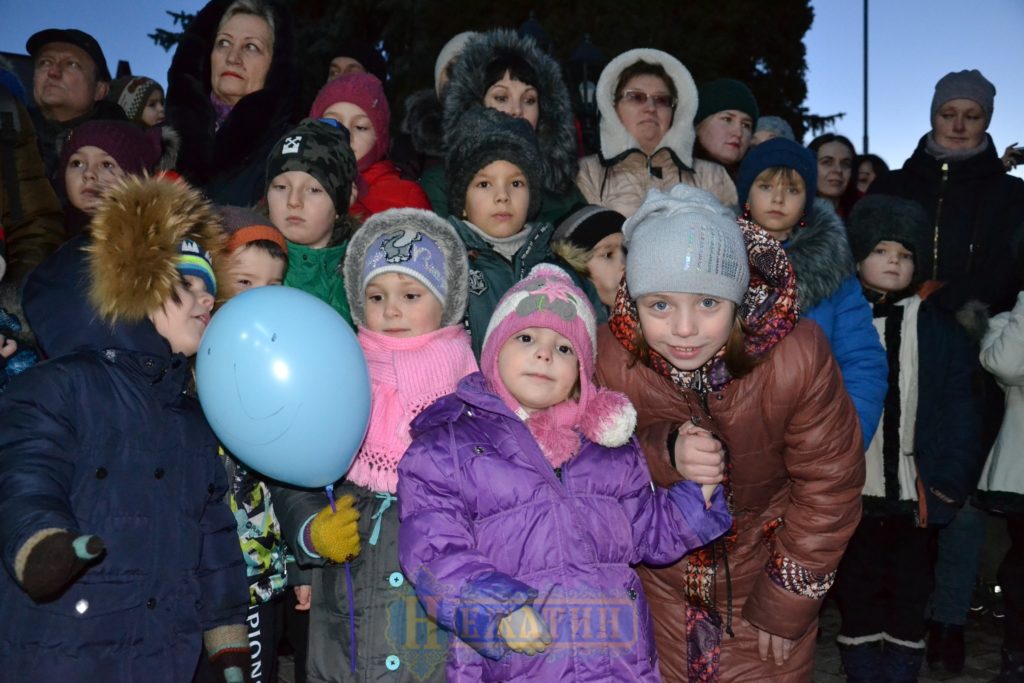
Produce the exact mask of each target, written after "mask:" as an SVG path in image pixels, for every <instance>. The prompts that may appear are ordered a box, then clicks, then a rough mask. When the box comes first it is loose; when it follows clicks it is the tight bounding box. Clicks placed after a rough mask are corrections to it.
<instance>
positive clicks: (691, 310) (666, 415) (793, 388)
mask: <svg viewBox="0 0 1024 683" xmlns="http://www.w3.org/2000/svg"><path fill="white" fill-rule="evenodd" d="M771 142H772V141H769V142H765V143H762V144H761V145H759V146H758V147H757V149H759V148H760V147H762V146H764V145H767V144H770V143H771ZM623 233H624V235H625V239H626V254H627V258H626V261H627V262H626V278H625V281H624V284H623V287H622V288H621V289H620V290H619V297H618V299H617V300H616V302H615V310H614V312H613V315H612V320H611V325H610V326H609V328H607V329H603V330H601V332H600V334H599V340H598V380H599V381H601V382H603V383H604V384H605V386H608V387H611V388H614V389H619V390H624V391H625V392H626V394H627V395H628V396H629V397H630V398H631V399H632V400H633V403H634V405H636V408H637V414H638V429H637V436H638V437H639V439H640V443H641V444H642V445H643V447H644V453H645V454H646V456H647V463H648V465H649V466H650V468H651V473H652V475H653V477H654V482H655V483H656V484H659V485H664V486H667V485H672V484H675V483H676V482H678V481H680V480H681V479H684V480H691V481H694V482H696V483H699V484H714V483H717V482H720V481H721V482H723V483H724V486H725V490H726V496H727V497H728V498H729V502H730V507H731V508H732V509H733V510H735V517H734V525H733V530H732V532H731V533H729V534H727V535H726V536H724V537H723V538H722V539H720V540H719V541H717V542H716V543H714V544H712V545H709V546H706V547H704V548H701V549H700V550H698V551H697V552H695V553H693V554H691V555H690V556H688V557H687V558H686V560H685V561H683V562H678V563H676V564H674V565H671V566H667V567H661V568H653V567H642V568H640V569H639V570H638V572H639V574H640V577H641V579H643V582H644V588H645V589H646V590H647V593H648V595H649V596H650V599H651V605H652V612H653V615H652V616H653V621H654V636H655V642H656V644H657V646H658V653H659V655H660V658H661V674H662V676H664V677H665V680H667V681H676V682H679V683H682V682H683V681H744V682H746V681H769V680H771V681H807V680H810V679H811V673H812V671H813V669H814V645H815V636H816V629H815V620H816V618H817V615H818V608H819V606H820V604H821V599H822V598H823V597H824V595H825V593H826V591H828V589H829V586H830V585H831V584H832V581H833V580H834V578H835V570H836V566H837V565H838V564H839V558H840V557H841V556H842V554H843V550H844V548H845V547H846V542H847V539H848V538H849V537H850V535H851V534H852V533H853V530H854V528H855V527H856V525H857V522H858V520H859V519H860V509H861V505H860V490H861V487H862V486H863V484H864V462H863V446H862V444H861V436H860V430H859V429H858V426H857V417H856V413H855V412H854V409H853V405H852V404H851V402H850V400H849V398H848V397H847V396H846V394H845V393H844V392H843V391H842V386H843V383H842V379H841V378H840V376H839V371H838V368H837V367H836V364H835V361H834V360H833V358H832V354H831V352H830V350H829V346H828V342H827V341H826V339H825V337H824V336H823V335H822V333H821V330H820V329H819V328H818V326H817V325H814V324H808V323H806V322H798V321H797V316H796V304H795V301H794V297H795V294H796V292H795V289H796V285H795V282H794V277H793V271H792V269H791V268H790V265H789V262H788V261H787V260H786V257H785V252H783V250H782V248H781V246H780V244H779V242H777V241H775V240H773V239H772V238H771V237H769V236H768V235H767V234H766V233H765V232H764V231H763V230H761V229H760V228H758V227H757V226H755V225H753V224H752V223H747V224H746V225H745V226H744V227H743V234H742V235H741V230H740V228H739V227H737V225H736V222H735V219H734V218H733V216H732V212H731V211H728V210H727V209H725V208H723V207H722V205H721V204H719V203H718V202H717V201H716V200H715V198H714V197H713V196H712V195H710V194H709V193H707V192H704V191H702V190H698V189H696V188H693V187H690V186H688V185H677V186H676V187H674V188H673V189H672V191H671V192H670V193H667V194H666V193H662V192H655V191H652V192H651V193H650V194H649V195H648V198H647V201H645V202H644V203H643V204H642V205H641V206H640V209H639V210H638V211H637V212H636V213H635V214H634V215H633V216H632V217H631V218H630V219H629V220H627V221H626V223H625V225H624V226H623ZM744 242H746V245H744ZM744 246H746V249H744ZM748 263H749V268H750V269H749V285H748ZM769 657H771V659H769Z"/></svg>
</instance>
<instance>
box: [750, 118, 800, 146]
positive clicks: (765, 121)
mask: <svg viewBox="0 0 1024 683" xmlns="http://www.w3.org/2000/svg"><path fill="white" fill-rule="evenodd" d="M765 130H766V131H771V132H772V133H775V136H776V137H780V138H786V139H787V140H792V141H793V142H796V135H795V134H794V133H793V127H792V126H791V125H789V124H788V123H786V120H785V119H784V118H782V117H781V116H762V117H760V118H759V119H758V120H757V128H755V129H754V134H755V135H756V134H757V133H760V132H761V131H765Z"/></svg>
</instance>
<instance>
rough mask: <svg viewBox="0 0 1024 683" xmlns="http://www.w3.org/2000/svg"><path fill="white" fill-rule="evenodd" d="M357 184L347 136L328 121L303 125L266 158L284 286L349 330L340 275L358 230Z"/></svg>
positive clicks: (335, 123) (287, 136)
mask: <svg viewBox="0 0 1024 683" xmlns="http://www.w3.org/2000/svg"><path fill="white" fill-rule="evenodd" d="M355 179H356V160H355V157H354V156H353V155H352V148H351V146H350V145H349V135H348V131H347V130H346V129H345V128H344V127H342V126H341V125H340V124H338V123H337V122H336V121H334V120H330V119H328V120H322V121H316V120H313V119H306V120H304V121H303V122H302V123H300V124H299V125H298V126H296V127H295V128H293V129H292V130H290V131H288V133H287V134H286V135H285V136H284V137H282V138H281V139H280V140H278V141H277V143H276V144H275V145H274V149H273V151H271V153H270V156H269V157H268V158H267V208H268V211H269V214H270V221H271V222H272V223H273V224H274V227H276V228H277V229H278V230H280V231H281V233H282V234H284V236H285V239H287V241H288V244H287V247H288V273H287V275H286V276H285V280H284V283H285V284H286V285H288V286H289V287H296V288H298V289H301V290H303V291H304V292H309V293H310V294H313V295H314V296H316V297H318V298H320V299H321V300H323V301H325V302H327V303H328V304H330V305H331V307H332V308H334V310H336V311H337V312H338V313H339V314H340V315H341V316H342V317H343V318H345V320H346V321H348V323H349V324H351V323H352V316H351V315H350V314H349V311H348V302H346V301H345V284H344V282H343V281H342V278H341V275H340V273H339V269H340V266H341V262H342V259H343V258H344V257H345V246H346V245H347V244H348V239H349V237H350V236H351V235H352V233H353V232H354V231H355V229H356V227H357V226H358V222H357V221H356V220H355V219H353V218H351V217H350V216H349V215H348V207H349V204H350V203H351V201H352V197H353V195H354V194H355V186H354V182H355Z"/></svg>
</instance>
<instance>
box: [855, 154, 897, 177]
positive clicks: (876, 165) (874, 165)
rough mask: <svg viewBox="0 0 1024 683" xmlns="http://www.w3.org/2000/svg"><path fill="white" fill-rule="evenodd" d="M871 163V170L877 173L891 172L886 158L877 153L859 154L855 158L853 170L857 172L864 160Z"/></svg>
mask: <svg viewBox="0 0 1024 683" xmlns="http://www.w3.org/2000/svg"><path fill="white" fill-rule="evenodd" d="M865 161H866V162H868V163H869V164H871V170H873V171H874V172H875V175H882V174H883V173H888V172H889V164H887V163H885V159H883V158H882V157H880V156H878V155H877V154H858V155H857V156H856V157H854V159H853V172H854V173H856V172H857V169H859V168H860V165H861V164H863V163H864V162H865Z"/></svg>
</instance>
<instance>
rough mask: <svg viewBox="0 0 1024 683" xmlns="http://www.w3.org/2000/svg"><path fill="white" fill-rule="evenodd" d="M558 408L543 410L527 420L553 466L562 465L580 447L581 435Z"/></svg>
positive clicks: (527, 424)
mask: <svg viewBox="0 0 1024 683" xmlns="http://www.w3.org/2000/svg"><path fill="white" fill-rule="evenodd" d="M557 412H558V410H557V407H556V408H549V409H548V410H541V411H539V412H536V413H534V414H533V415H531V416H530V419H529V420H527V421H526V426H527V427H528V428H529V430H530V433H531V434H533V438H534V439H536V440H537V444H538V445H539V446H540V450H541V451H542V452H543V453H544V457H546V458H547V460H548V462H549V463H550V464H551V466H552V467H561V466H562V465H564V464H565V463H566V462H568V461H569V459H570V458H572V456H574V455H576V452H577V451H579V449H580V437H579V435H578V434H577V433H576V432H575V431H573V429H572V427H569V426H568V425H566V424H565V423H564V421H563V420H560V419H559V415H557V414H556V413H557Z"/></svg>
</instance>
